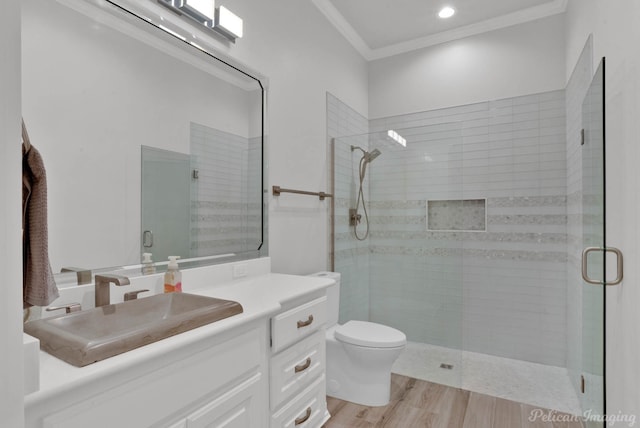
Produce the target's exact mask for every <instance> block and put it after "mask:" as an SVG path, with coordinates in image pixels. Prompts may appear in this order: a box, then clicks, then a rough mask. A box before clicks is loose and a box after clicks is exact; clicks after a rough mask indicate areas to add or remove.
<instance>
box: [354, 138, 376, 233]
mask: <svg viewBox="0 0 640 428" xmlns="http://www.w3.org/2000/svg"><path fill="white" fill-rule="evenodd" d="M354 150H360V151H361V152H362V157H361V158H360V162H359V166H358V177H359V186H358V196H357V199H356V207H355V208H351V209H350V210H349V223H350V224H351V225H352V226H353V233H354V234H355V237H356V239H357V240H359V241H364V240H365V239H367V237H368V236H369V214H368V213H367V204H366V200H365V197H364V192H363V190H362V187H363V183H364V177H365V175H366V172H367V164H370V163H371V162H373V160H374V159H375V158H377V157H378V156H380V155H381V154H382V152H381V151H380V150H378V149H373V150H372V151H371V152H368V151H366V150H364V149H363V148H362V147H359V146H351V151H352V152H353V151H354ZM360 203H362V211H363V213H364V223H365V231H364V235H360V234H359V233H358V224H360V221H361V220H362V214H360V213H359V212H358V210H359V209H360Z"/></svg>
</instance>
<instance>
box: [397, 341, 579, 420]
mask: <svg viewBox="0 0 640 428" xmlns="http://www.w3.org/2000/svg"><path fill="white" fill-rule="evenodd" d="M441 364H449V365H452V366H453V368H451V369H446V368H441V367H440V365H441ZM391 371H392V372H393V373H397V374H400V375H404V376H409V377H413V378H416V379H422V380H427V381H429V382H433V383H438V384H442V385H447V386H453V387H457V388H462V389H464V390H467V391H472V392H478V393H481V394H486V395H491V396H494V397H499V398H504V399H507V400H512V401H517V402H520V403H525V404H529V405H532V406H540V407H544V408H547V409H552V410H558V411H561V412H565V413H570V414H574V415H579V414H582V410H581V409H580V403H579V401H578V398H577V397H576V393H575V391H574V389H573V388H572V386H571V383H570V380H569V375H568V373H567V370H566V369H565V368H562V367H554V366H546V365H543V364H536V363H529V362H526V361H519V360H513V359H509V358H502V357H495V356H492V355H486V354H479V353H476V352H468V351H463V352H460V351H459V350H455V349H450V348H444V347H441V346H434V345H427V344H423V343H414V342H409V343H407V348H406V349H405V351H404V352H403V353H402V354H401V355H400V357H399V358H398V359H397V360H396V362H395V363H394V365H393V368H392V370H391Z"/></svg>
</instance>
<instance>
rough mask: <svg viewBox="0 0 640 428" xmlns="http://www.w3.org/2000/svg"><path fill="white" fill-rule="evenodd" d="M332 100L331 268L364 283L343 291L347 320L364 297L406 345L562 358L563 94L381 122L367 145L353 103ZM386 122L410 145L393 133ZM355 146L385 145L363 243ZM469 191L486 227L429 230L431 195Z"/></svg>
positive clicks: (359, 310) (373, 177)
mask: <svg viewBox="0 0 640 428" xmlns="http://www.w3.org/2000/svg"><path fill="white" fill-rule="evenodd" d="M328 109H329V112H330V113H329V120H330V122H329V135H331V136H333V135H338V136H341V135H342V136H343V137H342V138H339V139H338V143H337V149H336V152H337V155H336V158H337V159H336V195H337V199H336V203H337V211H336V213H337V214H336V220H337V221H336V223H337V226H336V228H337V235H336V256H337V257H336V270H337V271H339V272H342V273H343V275H344V276H343V288H345V287H346V288H351V287H353V289H356V290H358V293H357V294H355V293H350V294H348V295H347V296H345V294H343V296H342V305H343V308H342V309H343V310H342V311H341V320H346V319H355V318H358V319H366V310H365V309H366V305H367V303H368V305H369V308H368V309H369V310H368V312H369V319H370V320H371V321H376V322H381V323H385V324H388V325H391V326H394V327H397V328H399V329H401V330H403V331H404V332H405V333H407V335H408V337H409V340H414V341H419V342H426V343H431V344H436V345H443V346H449V347H453V348H461V349H466V350H471V351H476V352H483V353H487V354H493V355H500V356H506V357H510V358H517V359H522V360H526V361H533V362H538V363H543V364H552V365H557V366H564V365H565V358H566V334H567V331H566V314H565V311H566V304H567V299H566V297H567V288H566V276H567V252H566V249H567V197H566V195H567V191H566V190H567V189H566V173H567V169H566V165H567V164H566V145H565V132H566V130H565V93H564V91H562V90H560V91H553V92H546V93H541V94H534V95H530V96H525V97H517V98H511V99H504V100H498V101H491V102H485V103H478V104H472V105H466V106H460V107H454V108H447V109H441V110H436V111H428V112H421V113H416V114H411V115H403V116H397V117H389V118H383V119H376V120H372V121H370V122H369V130H370V131H371V134H370V136H369V139H368V142H365V141H364V139H363V137H346V136H348V135H353V134H357V133H359V132H361V131H360V130H358V129H349V128H348V127H347V125H346V123H347V122H349V121H353V112H352V111H350V109H348V107H346V106H345V105H344V104H342V103H340V102H339V101H338V100H336V99H335V98H333V97H331V96H329V98H328ZM340 109H342V110H340ZM334 112H335V113H334ZM332 113H334V114H337V115H338V117H336V116H335V115H333V116H332ZM339 120H342V121H343V123H344V125H343V128H339V127H338V121H339ZM358 127H359V126H358ZM362 129H364V131H365V132H366V128H365V127H364V126H362ZM387 129H395V130H396V131H398V132H399V133H400V134H401V135H402V136H403V137H405V138H406V139H407V141H408V143H407V148H406V149H403V148H400V147H399V146H396V145H394V144H391V143H389V142H388V141H384V135H385V134H386V130H387ZM351 144H359V145H363V146H364V144H368V147H370V148H371V149H373V148H374V147H377V148H379V149H380V150H381V151H382V155H381V156H380V157H378V158H377V159H376V160H375V161H374V162H373V163H372V164H370V165H369V167H368V174H367V175H368V177H369V178H368V180H370V182H369V183H368V186H367V183H365V195H367V196H368V197H369V198H370V200H371V202H370V205H369V207H370V216H371V236H370V239H369V240H368V241H369V242H368V243H367V242H366V241H365V242H364V243H360V242H356V241H355V238H354V237H353V233H352V232H351V231H350V230H349V228H348V226H347V220H348V219H347V216H346V214H344V213H342V211H345V210H346V208H347V205H349V204H351V205H353V204H354V202H353V201H355V197H356V193H355V192H356V190H357V187H356V185H357V173H356V172H355V171H356V169H357V160H358V159H359V156H353V155H352V154H351V153H350V150H349V146H350V145H351ZM462 199H475V200H478V199H486V222H487V224H486V231H429V230H427V226H426V217H427V213H426V207H427V201H428V200H436V201H447V200H451V201H458V200H462ZM367 257H368V259H367ZM365 280H366V281H369V284H368V287H367V285H366V284H364V281H365ZM352 281H355V283H352ZM354 284H357V285H354ZM367 293H368V297H369V298H368V299H366V297H367ZM367 300H368V301H367ZM345 303H346V304H345ZM347 308H352V309H347Z"/></svg>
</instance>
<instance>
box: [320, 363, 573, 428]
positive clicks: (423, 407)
mask: <svg viewBox="0 0 640 428" xmlns="http://www.w3.org/2000/svg"><path fill="white" fill-rule="evenodd" d="M327 405H328V407H329V413H331V415H332V416H331V419H329V421H328V422H327V423H326V424H325V425H324V428H370V427H390V428H419V427H425V428H426V427H429V428H582V426H583V425H582V423H581V422H579V421H577V420H575V419H576V418H573V419H574V420H567V419H571V418H569V415H566V414H564V413H559V412H552V411H550V410H546V409H538V410H537V413H532V412H534V411H536V409H537V408H536V407H533V406H529V405H527V404H523V403H517V402H515V401H509V400H504V399H502V398H497V397H491V396H489V395H484V394H478V393H475V392H469V391H465V390H462V389H458V388H452V387H449V386H444V385H439V384H435V383H431V382H427V381H423V380H418V379H413V378H410V377H406V376H400V375H396V374H392V375H391V401H390V403H389V404H388V405H387V406H384V407H367V406H361V405H358V404H354V403H350V402H347V401H342V400H338V399H336V398H332V397H327ZM536 415H537V416H538V417H535V416H536ZM542 416H546V418H543V417H542ZM565 417H566V418H565Z"/></svg>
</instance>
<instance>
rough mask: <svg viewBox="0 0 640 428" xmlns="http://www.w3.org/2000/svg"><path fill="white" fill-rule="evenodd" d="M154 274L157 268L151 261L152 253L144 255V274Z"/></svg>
mask: <svg viewBox="0 0 640 428" xmlns="http://www.w3.org/2000/svg"><path fill="white" fill-rule="evenodd" d="M152 273H156V267H155V266H154V265H153V260H151V253H142V274H143V275H151V274H152Z"/></svg>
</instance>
